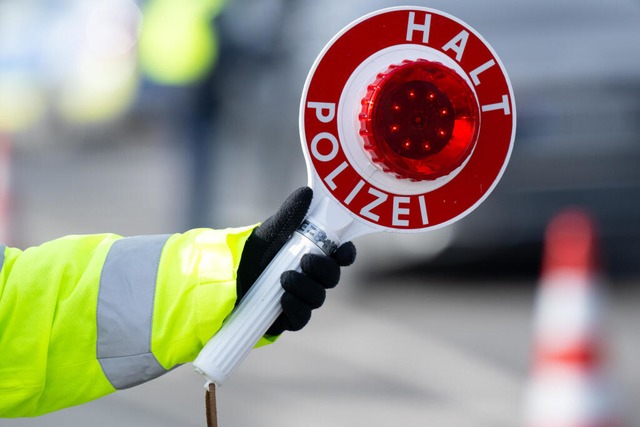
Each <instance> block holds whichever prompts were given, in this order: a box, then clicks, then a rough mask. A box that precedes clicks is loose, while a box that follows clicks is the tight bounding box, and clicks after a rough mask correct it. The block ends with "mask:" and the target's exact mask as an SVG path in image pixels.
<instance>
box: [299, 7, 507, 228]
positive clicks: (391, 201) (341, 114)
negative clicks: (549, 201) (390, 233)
mask: <svg viewBox="0 0 640 427" xmlns="http://www.w3.org/2000/svg"><path fill="white" fill-rule="evenodd" d="M381 52H382V53H381ZM385 52H392V55H391V54H389V55H387V56H393V57H394V58H399V57H401V56H402V55H403V53H404V52H407V53H408V56H411V57H408V58H404V59H409V60H415V59H418V58H420V59H422V58H425V59H427V60H434V58H435V60H437V61H446V62H447V64H445V65H447V66H451V67H455V69H456V70H458V72H459V73H460V75H461V76H462V77H463V78H464V79H466V80H467V82H469V84H470V86H471V87H472V89H473V90H474V91H475V96H476V98H477V101H478V106H479V115H480V130H479V134H478V137H477V142H476V145H475V148H474V149H473V152H472V153H471V155H470V156H469V157H468V159H467V160H466V162H465V163H464V164H463V165H462V166H461V167H460V168H459V169H458V170H457V171H456V172H455V173H452V174H451V175H450V176H449V177H446V179H442V180H441V181H440V182H435V183H428V184H424V185H422V184H420V183H413V184H411V185H409V184H406V183H403V180H402V179H397V178H396V177H394V176H389V177H386V176H385V177H380V178H376V176H379V175H381V174H383V172H382V171H381V170H378V169H376V167H375V166H372V165H369V164H364V165H363V164H362V161H358V160H357V159H354V154H353V153H356V154H357V156H355V157H358V156H360V154H359V153H361V152H362V153H366V149H365V148H364V146H363V142H362V137H360V136H358V135H357V134H358V132H359V129H360V126H359V122H358V113H359V112H360V111H361V110H362V107H361V106H360V105H358V106H357V107H356V108H354V107H353V106H352V105H349V103H348V102H346V103H345V101H344V100H345V98H348V95H345V93H346V92H348V90H347V89H346V87H347V86H349V87H351V88H355V89H353V90H360V91H361V92H362V91H365V92H366V86H367V83H369V84H370V83H373V81H374V80H375V78H376V73H377V72H379V71H380V70H376V66H382V65H384V67H383V68H384V69H386V68H388V66H389V65H391V64H380V63H384V61H385V58H386V56H385V55H386V53H385ZM363 64H377V65H368V68H367V67H364V65H363ZM363 67H364V69H365V70H366V72H363V71H362V70H363ZM369 70H372V74H371V73H369V74H371V75H370V76H367V72H369ZM363 75H364V76H365V77H362V76H363ZM354 76H355V77H354ZM354 79H355V80H354ZM358 79H360V80H362V79H364V80H363V81H360V80H358ZM367 80H368V82H367ZM361 86H362V87H363V89H361V88H360V87H361ZM350 90H351V89H350ZM355 98H357V97H355ZM355 98H354V99H355ZM360 99H362V97H359V99H358V100H360ZM300 114H301V116H300V124H301V136H302V143H303V147H304V150H305V155H306V157H307V162H308V167H312V168H313V170H314V171H315V174H316V178H317V179H319V180H320V181H322V183H323V185H324V187H325V189H326V190H327V191H328V192H329V193H330V194H331V195H332V196H333V197H334V198H335V199H336V200H337V201H338V202H339V203H340V204H342V205H343V206H344V207H345V208H346V209H348V210H349V211H350V212H352V213H353V214H354V215H356V216H357V217H358V218H360V220H362V221H365V222H366V223H368V224H370V225H372V226H374V227H381V228H391V229H394V230H406V231H410V230H421V229H427V228H433V227H439V226H443V225H446V224H449V223H451V222H453V221H455V220H457V219H459V218H462V217H463V216H464V215H466V214H467V213H469V212H470V211H471V210H473V209H474V208H475V207H477V206H478V205H479V204H480V203H481V202H482V201H483V200H484V199H485V198H486V197H487V196H488V194H489V193H490V192H491V190H493V188H494V187H495V185H496V184H497V182H498V180H499V178H500V176H501V175H502V172H503V171H504V169H505V167H506V164H507V161H508V159H509V155H510V153H511V148H512V145H513V140H514V137H515V124H516V115H515V104H514V100H513V91H512V88H511V84H510V83H509V79H508V77H507V75H506V72H505V70H504V68H503V66H502V63H501V62H500V60H499V58H498V57H497V55H496V54H495V52H494V51H493V49H492V48H491V47H490V46H489V45H488V44H487V43H486V42H485V40H484V39H483V38H482V37H481V36H480V35H479V34H478V33H476V32H475V30H473V29H472V28H471V27H469V26H468V25H467V24H465V23H464V22H461V21H460V20H458V19H456V18H454V17H452V16H449V15H447V14H444V13H442V12H439V11H436V10H432V9H426V8H414V7H407V8H391V9H385V10H382V11H378V12H374V13H373V14H370V15H368V16H365V17H363V18H361V19H360V20H358V21H356V22H354V23H352V24H351V25H349V26H348V27H347V28H345V29H344V30H343V31H342V32H341V33H340V34H338V35H337V36H336V37H335V38H334V39H333V40H332V41H331V42H330V43H329V44H328V45H327V46H326V47H325V49H324V51H323V52H322V53H321V54H320V56H319V58H318V59H317V60H316V63H315V65H314V67H313V68H312V70H311V72H310V74H309V78H308V79H307V85H306V87H305V92H304V93H303V97H302V103H301V111H300ZM344 123H347V124H348V125H347V127H349V126H350V123H353V129H350V128H349V129H347V131H345V129H344V128H345V125H344ZM345 133H346V134H347V136H345ZM351 133H353V135H355V136H352V135H351ZM355 145H358V146H357V147H356V146H355ZM360 157H362V156H360ZM388 175H392V174H388ZM404 181H406V180H404Z"/></svg>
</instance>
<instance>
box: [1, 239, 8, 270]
mask: <svg viewBox="0 0 640 427" xmlns="http://www.w3.org/2000/svg"><path fill="white" fill-rule="evenodd" d="M5 249H7V247H6V246H5V245H2V244H0V270H2V267H3V266H4V251H5Z"/></svg>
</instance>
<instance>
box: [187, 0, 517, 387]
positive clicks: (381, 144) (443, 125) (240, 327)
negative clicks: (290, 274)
mask: <svg viewBox="0 0 640 427" xmlns="http://www.w3.org/2000/svg"><path fill="white" fill-rule="evenodd" d="M515 129H516V111H515V103H514V98H513V90H512V88H511V83H510V82H509V78H508V77H507V73H506V71H505V69H504V67H503V65H502V63H501V62H500V59H499V58H498V56H497V54H496V53H495V52H494V50H493V49H492V48H491V46H489V44H488V43H487V42H486V41H485V40H484V39H483V38H482V36H480V34H478V33H477V32H476V31H475V30H474V29H473V28H471V27H470V26H469V25H467V24H466V23H464V22H462V21H460V20H459V19H457V18H455V17H453V16H451V15H448V14H446V13H443V12H440V11H437V10H433V9H428V8H422V7H394V8H389V9H383V10H380V11H376V12H373V13H371V14H369V15H366V16H364V17H362V18H360V19H358V20H356V21H354V22H352V23H351V24H349V25H348V26H347V27H346V28H344V29H343V30H342V31H340V33H339V34H337V35H336V36H335V37H334V38H333V39H332V40H331V41H330V42H329V43H328V44H327V45H326V46H325V48H324V49H323V50H322V52H321V53H320V55H319V56H318V58H317V59H316V61H315V63H314V64H313V67H312V68H311V71H310V73H309V76H308V78H307V81H306V83H305V86H304V90H303V93H302V100H301V103H300V137H301V141H302V149H303V151H304V155H305V160H306V164H307V172H308V185H309V186H310V187H311V188H312V189H313V195H314V196H313V201H312V204H311V207H310V208H309V213H308V215H307V218H306V220H305V221H304V222H303V224H302V226H301V227H300V228H299V230H298V231H297V232H296V233H294V235H293V236H292V237H291V239H290V240H289V242H288V243H287V244H286V245H285V246H284V247H283V248H282V250H281V251H280V252H279V253H278V255H277V256H276V258H275V259H274V260H273V261H272V262H271V264H269V266H268V267H267V268H266V269H265V271H264V272H263V273H262V275H261V276H260V277H259V278H258V280H257V281H256V283H255V284H254V285H253V286H252V287H251V289H250V291H249V292H248V294H247V295H246V296H245V297H244V298H243V299H242V301H241V302H240V304H239V305H238V307H236V309H235V310H234V311H233V313H232V314H231V315H230V316H229V318H228V319H227V320H226V321H225V323H224V325H223V326H222V328H221V329H220V330H219V331H218V333H216V335H215V336H214V337H213V338H212V339H211V340H210V341H209V342H208V343H207V345H206V346H205V347H204V348H203V350H202V351H201V352H200V354H199V355H198V357H197V359H196V360H195V361H194V363H193V365H194V367H195V369H196V371H198V372H199V373H201V374H202V375H204V376H205V377H206V379H207V380H208V382H209V383H214V384H216V385H222V383H223V382H224V381H225V380H226V379H227V378H228V377H229V375H231V373H232V372H233V371H234V370H235V368H236V367H237V366H238V365H239V364H240V362H241V361H242V360H243V359H244V358H245V357H246V355H247V354H248V353H249V351H250V350H251V349H252V348H253V346H254V345H255V344H256V343H257V342H258V340H259V339H260V337H262V336H263V335H264V334H265V332H266V331H267V329H268V328H269V327H270V326H271V324H272V323H273V322H274V321H275V319H276V318H277V317H278V315H279V314H280V313H281V307H280V298H281V296H282V294H283V292H284V291H283V289H282V287H281V286H280V275H281V274H282V272H284V271H287V270H299V269H300V258H301V257H302V255H304V254H305V253H318V254H322V253H326V254H331V252H332V251H333V250H335V248H336V247H337V245H339V243H340V242H345V241H348V240H352V239H354V238H356V237H358V236H362V235H365V234H368V233H375V232H382V231H388V232H399V233H415V232H422V231H427V230H431V229H436V228H439V227H444V226H446V225H448V224H451V223H453V222H455V221H457V220H459V219H461V218H462V217H464V216H465V215H467V214H468V213H470V212H471V211H472V210H474V209H475V208H476V207H478V206H479V205H480V203H482V202H483V201H484V200H485V199H486V198H487V196H488V195H489V193H491V191H492V190H493V189H494V188H495V186H496V184H497V182H498V180H499V179H500V177H501V176H502V173H503V172H504V170H505V168H506V165H507V162H508V159H509V156H510V154H511V150H512V147H513V141H514V138H515Z"/></svg>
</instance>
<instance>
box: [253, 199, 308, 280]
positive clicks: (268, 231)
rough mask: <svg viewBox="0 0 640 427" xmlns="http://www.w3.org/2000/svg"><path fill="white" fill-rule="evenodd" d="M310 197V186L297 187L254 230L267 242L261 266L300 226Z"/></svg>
mask: <svg viewBox="0 0 640 427" xmlns="http://www.w3.org/2000/svg"><path fill="white" fill-rule="evenodd" d="M312 199H313V190H311V188H309V187H301V188H298V189H297V190H296V191H294V192H293V193H291V195H290V196H289V197H288V198H287V199H286V200H285V201H284V203H282V205H281V206H280V209H278V211H277V212H276V213H275V214H274V215H273V216H271V217H269V218H268V219H267V220H266V221H265V222H264V223H263V224H262V225H261V226H260V227H258V228H257V229H256V230H255V236H256V237H257V238H259V239H261V240H263V241H264V242H266V243H267V247H266V248H265V250H264V256H263V257H262V260H261V261H262V263H263V265H262V268H264V267H266V265H267V264H268V263H269V262H271V260H272V259H273V257H274V256H275V255H276V253H278V251H279V250H280V248H282V246H284V244H285V243H286V242H287V240H289V237H291V234H293V232H294V231H296V229H297V228H298V227H299V226H300V224H301V223H302V221H303V220H304V218H305V216H306V215H307V211H308V210H309V205H311V200H312Z"/></svg>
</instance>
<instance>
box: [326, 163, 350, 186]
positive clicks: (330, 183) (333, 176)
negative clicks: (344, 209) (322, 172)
mask: <svg viewBox="0 0 640 427" xmlns="http://www.w3.org/2000/svg"><path fill="white" fill-rule="evenodd" d="M347 166H348V164H347V162H342V163H340V166H338V167H337V168H335V169H334V170H333V172H331V173H330V174H329V175H327V177H326V178H325V179H324V182H326V183H327V185H328V186H329V188H330V189H332V190H335V189H336V188H338V186H337V185H336V183H335V182H333V180H334V179H336V177H337V176H338V175H340V172H342V171H343V170H345V169H346V168H347Z"/></svg>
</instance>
